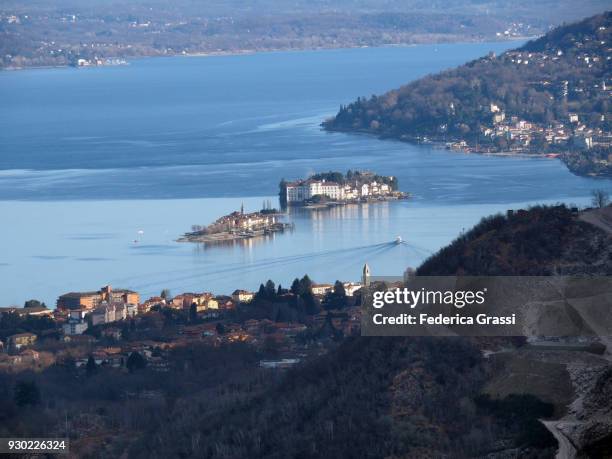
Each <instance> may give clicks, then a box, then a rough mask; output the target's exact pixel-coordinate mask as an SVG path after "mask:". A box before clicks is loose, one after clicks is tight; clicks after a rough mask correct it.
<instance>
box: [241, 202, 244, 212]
mask: <svg viewBox="0 0 612 459" xmlns="http://www.w3.org/2000/svg"><path fill="white" fill-rule="evenodd" d="M240 215H244V202H243V203H242V204H240Z"/></svg>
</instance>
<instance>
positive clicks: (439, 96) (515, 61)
mask: <svg viewBox="0 0 612 459" xmlns="http://www.w3.org/2000/svg"><path fill="white" fill-rule="evenodd" d="M611 31H612V12H606V13H603V14H600V15H597V16H593V17H591V18H588V19H585V20H584V21H581V22H578V23H575V24H569V25H564V26H562V27H558V28H556V29H554V30H552V31H551V32H549V33H548V34H546V35H544V36H543V37H541V38H539V39H537V40H534V41H530V42H528V43H527V44H525V45H524V46H522V47H521V48H518V49H514V50H511V51H508V52H505V53H503V54H502V55H500V56H496V55H495V54H494V53H490V54H489V55H488V56H485V57H483V58H481V59H477V60H475V61H472V62H469V63H467V64H465V65H463V66H461V67H458V68H456V69H452V70H448V71H444V72H442V73H439V74H437V75H431V76H426V77H424V78H421V79H419V80H417V81H414V82H412V83H410V84H408V85H405V86H402V87H401V88H399V89H396V90H392V91H389V92H388V93H386V94H383V95H381V96H372V97H371V98H358V99H357V100H356V101H355V102H353V103H351V104H348V105H346V106H341V107H340V111H339V112H338V114H337V115H336V116H335V117H333V118H331V119H329V120H327V121H325V122H324V123H323V127H324V128H325V129H327V130H330V131H344V132H366V133H369V134H374V135H377V136H379V137H381V138H393V139H399V140H404V141H409V142H418V143H423V142H436V143H441V144H446V146H447V147H448V148H449V149H454V150H459V151H465V152H475V153H487V154H503V155H509V154H529V155H541V156H544V155H546V156H549V157H557V156H558V157H560V158H561V159H562V160H563V161H564V162H565V163H566V164H567V166H568V167H569V169H570V170H571V171H572V172H574V173H576V174H579V175H596V176H602V177H612V125H611V123H610V119H611V112H610V110H611V107H612V104H611V102H612V89H611V88H612V75H611V74H610V59H611V58H612V56H611V48H610V40H611V38H612V36H611Z"/></svg>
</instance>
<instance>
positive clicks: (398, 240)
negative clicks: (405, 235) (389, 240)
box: [395, 236, 402, 245]
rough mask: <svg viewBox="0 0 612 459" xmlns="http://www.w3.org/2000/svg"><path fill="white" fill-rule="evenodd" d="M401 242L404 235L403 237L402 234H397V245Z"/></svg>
mask: <svg viewBox="0 0 612 459" xmlns="http://www.w3.org/2000/svg"><path fill="white" fill-rule="evenodd" d="M401 243H402V237H401V236H397V237H396V238H395V244H396V245H400V244H401Z"/></svg>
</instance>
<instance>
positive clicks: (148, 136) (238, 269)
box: [0, 43, 612, 305]
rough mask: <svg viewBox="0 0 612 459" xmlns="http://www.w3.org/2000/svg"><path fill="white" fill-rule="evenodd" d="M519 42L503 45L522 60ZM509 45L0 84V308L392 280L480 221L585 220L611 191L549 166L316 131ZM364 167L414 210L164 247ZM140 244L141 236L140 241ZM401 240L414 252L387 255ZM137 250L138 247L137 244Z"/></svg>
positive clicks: (31, 77)
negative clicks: (359, 102) (287, 189)
mask: <svg viewBox="0 0 612 459" xmlns="http://www.w3.org/2000/svg"><path fill="white" fill-rule="evenodd" d="M516 45H517V44H516V43H515V44H512V46H516ZM509 46H511V44H508V43H506V44H499V43H497V44H453V45H436V46H433V45H431V46H415V47H397V48H366V49H352V50H333V51H317V52H287V53H263V54H254V55H246V56H219V57H198V58H195V57H176V58H158V59H143V60H138V61H134V62H132V63H131V65H129V66H126V67H106V68H90V69H45V70H28V71H20V72H2V73H0V100H2V104H1V105H0V215H1V216H2V224H1V225H0V241H1V244H2V247H1V249H2V250H0V279H1V280H2V281H1V285H0V286H1V287H2V288H0V305H4V304H12V303H14V304H21V303H23V301H24V300H26V299H29V298H38V299H42V300H44V301H46V302H47V303H48V304H54V302H55V299H56V298H57V296H58V295H59V294H61V293H63V292H66V291H70V290H90V289H96V288H99V287H101V286H102V285H104V284H106V283H111V284H112V285H114V286H116V287H125V288H132V289H135V290H138V291H139V292H140V293H141V294H143V295H145V296H146V295H152V294H158V293H159V291H160V290H161V289H162V288H170V289H171V290H172V292H173V293H179V292H181V291H187V290H191V291H193V290H196V291H201V290H208V291H213V292H216V293H230V292H231V291H233V290H234V289H236V288H249V289H252V288H256V287H257V286H258V285H259V283H260V282H262V281H265V280H266V279H268V278H272V279H274V280H275V281H277V282H281V283H282V284H283V285H288V284H289V283H290V282H291V280H292V279H293V278H294V277H296V276H301V275H303V274H304V273H308V274H309V275H310V276H311V277H313V278H314V279H315V280H316V281H319V282H333V281H334V280H335V279H337V278H340V279H345V280H352V279H355V280H356V279H358V278H359V273H360V270H361V266H362V265H363V263H364V262H366V261H367V262H368V263H369V264H370V265H371V267H372V269H373V273H374V274H375V275H378V274H388V275H393V274H401V272H402V271H403V270H404V269H405V267H406V266H416V265H417V264H418V263H419V262H420V261H422V260H423V258H424V257H426V256H427V255H428V254H429V253H430V252H432V251H435V250H437V249H439V248H440V247H441V246H443V245H445V244H447V243H448V242H450V241H451V240H452V239H453V238H455V237H456V236H457V235H458V234H459V233H460V232H461V231H462V230H463V229H467V228H469V227H470V226H472V225H473V224H474V223H476V222H477V221H478V220H479V219H480V218H481V217H482V216H484V215H488V214H490V213H493V212H498V211H505V210H506V209H508V208H517V207H523V206H525V205H528V204H529V203H541V202H549V203H552V202H559V201H563V202H569V203H577V204H585V203H587V202H588V200H589V199H588V195H589V193H590V191H591V190H592V189H595V188H605V189H608V190H610V189H611V188H612V187H611V185H610V182H609V181H598V180H594V179H587V178H580V177H576V176H574V175H572V174H571V173H569V172H568V171H567V170H566V169H565V167H564V166H563V164H561V163H560V162H558V161H554V160H545V159H526V158H494V157H485V156H478V155H465V154H459V153H451V152H447V151H444V150H437V149H434V148H431V147H428V146H414V145H409V144H404V143H400V142H394V141H380V140H378V139H375V138H371V137H366V136H362V135H347V134H342V133H333V134H330V133H325V132H323V131H321V130H320V128H319V123H320V122H321V121H322V120H323V119H324V118H325V117H327V116H331V115H332V114H333V113H334V112H335V111H336V110H337V107H338V106H339V105H340V104H343V103H348V102H350V101H352V100H353V99H355V98H356V97H357V96H359V95H362V96H366V95H370V94H374V93H381V92H384V91H385V90H388V89H391V88H394V87H397V86H399V85H400V84H402V83H405V82H408V81H410V80H412V79H415V78H418V77H419V76H422V75H425V74H428V73H432V72H436V71H439V70H442V69H444V68H448V67H452V66H454V65H458V64H460V63H463V62H465V61H467V60H470V59H473V58H476V57H478V56H481V55H484V54H486V53H487V52H488V51H490V50H494V51H496V52H500V51H503V50H504V49H505V48H507V47H509ZM349 168H351V169H370V170H375V171H377V172H379V173H382V174H393V175H396V176H398V178H399V182H400V188H401V189H402V190H404V191H409V192H411V193H413V194H414V199H413V200H411V201H404V202H396V203H383V204H371V205H367V206H350V207H344V208H339V209H334V210H332V211H304V210H294V211H292V212H290V214H289V215H288V216H287V219H288V220H289V221H292V222H294V223H295V229H294V230H293V231H292V232H287V233H285V234H277V235H276V236H275V237H274V238H273V239H269V240H253V241H249V242H248V243H240V244H235V245H232V246H228V247H212V248H210V247H202V246H199V245H194V244H184V243H183V244H181V243H176V242H174V241H175V239H176V238H177V237H179V236H180V234H181V233H183V232H185V231H187V230H189V229H190V227H191V225H192V224H206V223H209V222H211V221H212V220H214V219H216V218H217V217H218V216H220V215H222V214H225V213H227V212H230V211H232V210H236V209H238V208H239V207H240V205H241V204H242V203H244V205H245V209H246V210H249V211H251V210H257V209H259V208H260V207H261V203H262V201H263V200H265V199H274V200H275V194H276V193H277V187H278V182H279V181H280V179H281V178H287V179H290V178H298V177H302V176H306V175H307V174H309V173H311V172H314V171H320V170H346V169H349ZM140 231H141V232H142V233H141V234H139V232H140ZM397 235H401V236H402V237H403V238H404V239H406V240H408V241H410V243H411V244H413V247H412V248H409V247H406V246H381V245H380V244H381V243H383V242H387V241H391V240H392V239H394V238H395V237H396V236H397ZM135 241H137V242H135Z"/></svg>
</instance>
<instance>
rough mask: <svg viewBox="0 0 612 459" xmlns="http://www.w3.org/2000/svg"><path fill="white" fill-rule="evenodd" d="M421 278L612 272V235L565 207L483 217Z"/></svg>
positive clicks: (434, 259)
mask: <svg viewBox="0 0 612 459" xmlns="http://www.w3.org/2000/svg"><path fill="white" fill-rule="evenodd" d="M417 274H418V275H422V276H445V275H466V276H480V275H482V276H485V275H486V276H550V275H584V274H589V275H603V276H609V275H611V274H612V239H611V238H610V236H609V235H608V234H606V233H605V232H604V231H602V230H600V229H599V228H596V227H595V226H593V225H591V224H589V223H586V222H585V221H583V220H582V219H581V218H580V214H579V213H578V212H577V211H575V210H572V209H570V208H568V207H566V206H564V205H559V206H552V207H549V206H536V207H533V208H531V209H529V210H519V211H516V212H508V214H506V215H493V216H490V217H487V218H484V219H483V220H482V221H481V222H480V223H479V224H477V225H476V226H474V227H473V228H472V229H471V230H469V231H468V232H466V233H465V234H462V235H461V236H459V237H458V238H457V239H455V240H454V241H453V242H452V243H451V244H449V245H448V246H446V247H444V248H443V249H441V250H440V251H439V252H438V253H437V254H435V255H433V256H432V257H430V258H429V259H427V260H426V261H425V262H424V263H423V264H422V265H421V266H420V267H419V268H418V270H417Z"/></svg>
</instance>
